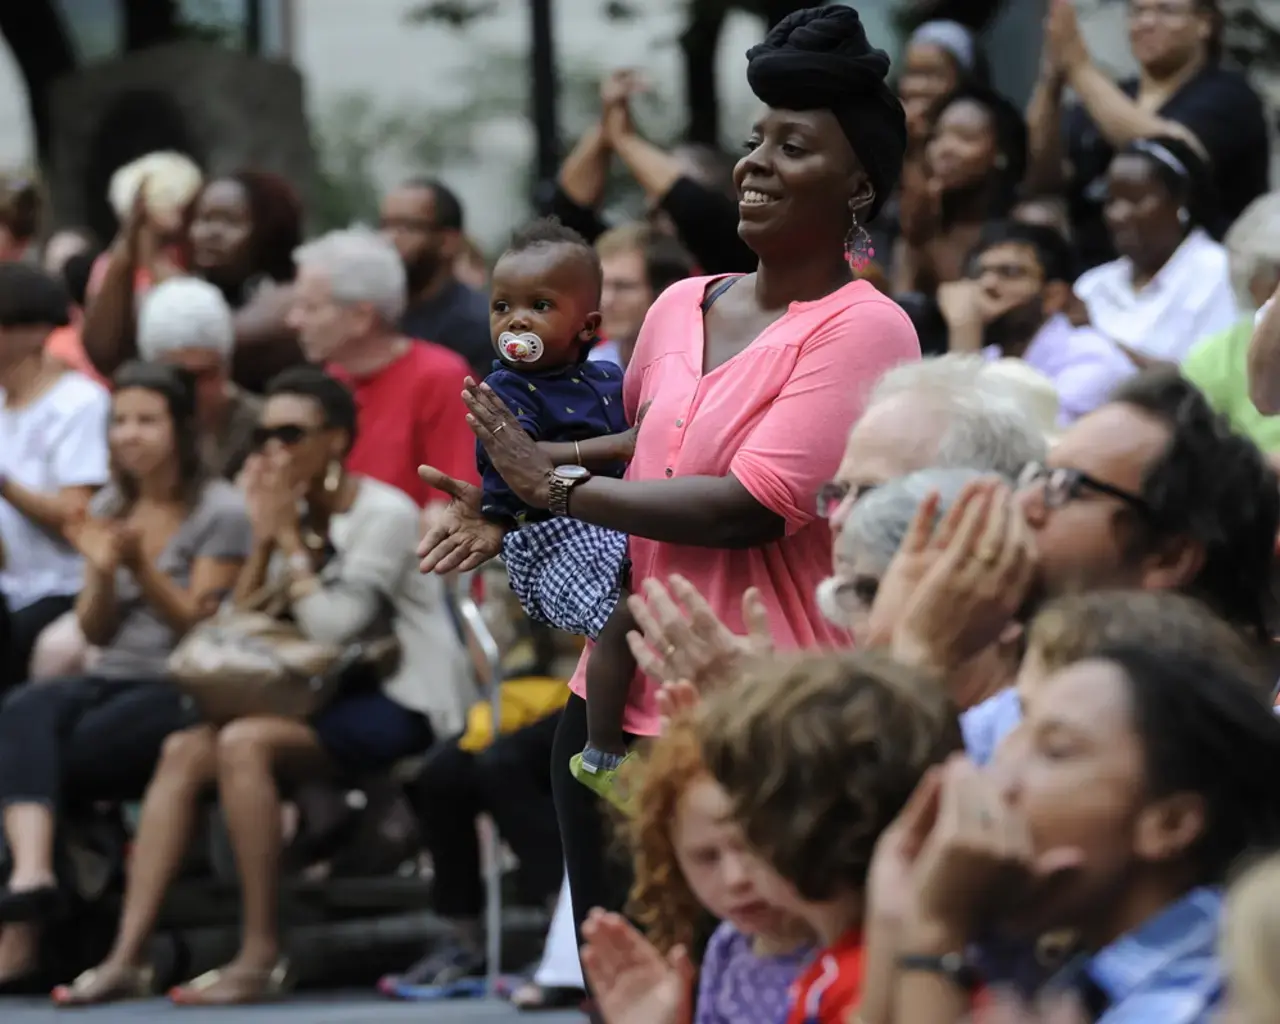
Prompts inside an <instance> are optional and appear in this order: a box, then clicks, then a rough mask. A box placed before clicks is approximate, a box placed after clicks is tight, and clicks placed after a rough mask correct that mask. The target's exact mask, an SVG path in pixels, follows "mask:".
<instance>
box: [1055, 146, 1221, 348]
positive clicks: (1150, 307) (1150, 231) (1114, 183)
mask: <svg viewBox="0 0 1280 1024" xmlns="http://www.w3.org/2000/svg"><path fill="white" fill-rule="evenodd" d="M1212 188H1213V186H1212V179H1211V172H1210V169H1209V167H1208V165H1206V164H1205V162H1204V160H1203V159H1201V157H1200V156H1199V155H1198V154H1197V153H1196V151H1195V150H1194V149H1193V148H1192V147H1191V146H1190V145H1188V144H1187V143H1186V142H1184V141H1182V140H1181V139H1176V138H1156V139H1139V140H1138V141H1137V142H1133V143H1131V144H1130V145H1128V146H1127V147H1125V148H1124V149H1122V150H1121V151H1120V152H1119V153H1118V154H1116V157H1115V159H1113V160H1112V161H1111V169H1110V170H1109V171H1108V172H1107V201H1106V205H1105V206H1104V207H1103V210H1104V213H1105V215H1106V224H1107V231H1108V233H1109V234H1110V236H1111V241H1112V242H1113V243H1114V245H1115V247H1116V249H1117V251H1118V252H1119V253H1120V258H1119V259H1116V260H1112V261H1111V262H1110V263H1104V264H1102V266H1100V267H1094V268H1093V269H1092V270H1090V271H1088V272H1087V273H1085V274H1082V275H1081V276H1080V278H1079V279H1078V280H1077V281H1076V283H1075V292H1076V295H1078V296H1079V297H1080V299H1081V301H1083V302H1084V305H1085V309H1086V310H1087V311H1088V313H1089V324H1090V326H1092V327H1093V329H1094V330H1096V331H1097V332H1098V333H1100V334H1103V335H1105V336H1106V337H1108V338H1110V339H1111V340H1112V341H1114V342H1115V343H1116V344H1117V345H1119V346H1120V348H1121V349H1123V350H1124V351H1125V352H1126V353H1128V354H1129V357H1130V358H1131V359H1133V360H1134V362H1135V363H1137V364H1138V365H1139V366H1143V365H1146V364H1147V363H1149V362H1151V361H1164V362H1171V363H1180V362H1182V360H1183V358H1184V357H1185V356H1186V355H1187V353H1188V351H1190V349H1191V347H1192V346H1193V345H1194V344H1195V343H1196V342H1197V341H1199V340H1200V339H1202V338H1205V337H1208V336H1209V335H1211V334H1214V333H1216V332H1218V331H1225V330H1226V329H1227V328H1228V327H1230V326H1231V325H1232V324H1233V323H1235V322H1236V320H1237V318H1238V317H1239V316H1240V311H1239V309H1238V307H1237V306H1236V297H1235V293H1234V291H1233V290H1232V287H1231V274H1230V269H1229V264H1228V260H1227V251H1226V249H1224V248H1223V247H1222V246H1221V245H1220V244H1218V243H1217V242H1215V241H1214V240H1213V238H1212V237H1211V236H1210V235H1209V233H1208V231H1207V230H1206V225H1207V224H1209V223H1210V222H1211V220H1212V218H1213V217H1214V213H1215V210H1216V209H1217V203H1216V200H1215V197H1214V195H1213V191H1212Z"/></svg>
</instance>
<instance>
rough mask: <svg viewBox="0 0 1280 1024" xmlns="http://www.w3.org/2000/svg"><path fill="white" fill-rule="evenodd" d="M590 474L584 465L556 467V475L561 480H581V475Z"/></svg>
mask: <svg viewBox="0 0 1280 1024" xmlns="http://www.w3.org/2000/svg"><path fill="white" fill-rule="evenodd" d="M590 475H591V473H590V472H589V471H588V470H587V468H586V467H585V466H557V467H556V476H558V477H560V478H561V479H562V480H581V479H582V478H583V477H585V476H590Z"/></svg>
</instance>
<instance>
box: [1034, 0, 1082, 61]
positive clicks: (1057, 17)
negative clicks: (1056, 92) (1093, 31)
mask: <svg viewBox="0 0 1280 1024" xmlns="http://www.w3.org/2000/svg"><path fill="white" fill-rule="evenodd" d="M1043 61H1044V63H1045V64H1046V65H1047V66H1049V67H1052V68H1054V69H1055V70H1056V71H1057V72H1058V73H1059V74H1062V75H1067V74H1070V72H1071V71H1072V70H1073V69H1075V68H1077V67H1079V66H1080V65H1081V64H1086V63H1088V61H1089V48H1088V47H1087V46H1086V45H1085V41H1084V35H1083V34H1082V33H1081V31H1080V18H1079V16H1078V15H1077V14H1076V7H1075V3H1074V2H1073V0H1050V5H1049V16H1048V17H1047V18H1046V19H1045V27H1044V57H1043Z"/></svg>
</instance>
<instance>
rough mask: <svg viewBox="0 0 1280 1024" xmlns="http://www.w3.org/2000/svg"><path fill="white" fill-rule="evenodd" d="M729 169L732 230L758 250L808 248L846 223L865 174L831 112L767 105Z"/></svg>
mask: <svg viewBox="0 0 1280 1024" xmlns="http://www.w3.org/2000/svg"><path fill="white" fill-rule="evenodd" d="M745 148H746V150H747V153H746V155H745V156H743V157H742V159H741V160H739V161H738V164H737V166H736V167H735V168H734V170H733V181H734V185H735V186H736V187H737V190H738V217H739V220H738V234H739V235H741V236H742V240H743V241H744V242H746V243H747V244H748V245H749V246H751V247H752V249H753V250H755V251H756V252H757V253H758V252H760V249H761V248H762V247H763V248H766V249H771V248H778V249H780V250H789V249H797V250H799V249H806V248H811V247H812V246H813V245H814V244H815V240H820V239H824V238H828V237H832V236H834V235H838V236H839V237H841V238H842V237H843V236H844V234H845V232H847V231H848V229H849V225H850V210H849V203H850V200H851V199H852V198H853V197H854V196H855V195H858V194H859V192H860V191H861V190H862V189H863V188H864V185H865V182H866V175H865V173H864V172H863V171H862V170H861V168H860V167H859V165H858V161H857V158H856V157H855V155H854V153H853V149H852V148H851V147H850V145H849V140H848V139H847V138H845V135H844V132H843V131H842V130H841V128H840V123H839V122H838V121H837V120H836V117H835V115H834V114H832V113H831V112H830V111H829V110H803V111H801V110H775V109H772V108H766V110H765V112H764V113H763V114H762V115H761V116H760V118H759V119H758V120H757V121H756V123H755V125H754V126H753V127H752V130H751V135H750V137H749V138H748V139H747V141H746V143H745Z"/></svg>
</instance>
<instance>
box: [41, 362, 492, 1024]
mask: <svg viewBox="0 0 1280 1024" xmlns="http://www.w3.org/2000/svg"><path fill="white" fill-rule="evenodd" d="M355 423H356V406H355V400H354V399H353V398H352V395H351V392H350V391H348V390H347V388H346V387H345V386H344V385H343V384H341V383H340V382H339V381H337V380H335V379H334V378H333V377H330V376H329V375H328V374H326V373H325V372H324V371H323V370H320V369H318V368H315V367H310V366H307V367H298V368H296V369H293V370H286V371H285V372H284V373H282V374H280V375H279V376H278V377H276V378H275V379H274V380H273V381H272V382H271V383H270V385H269V386H268V388H267V399H266V403H265V404H264V406H263V410H262V421H261V424H260V425H259V427H258V431H257V434H256V437H255V447H256V449H257V450H256V452H255V454H254V455H253V456H251V457H250V459H249V463H248V465H247V466H246V473H245V476H246V479H245V488H246V498H247V502H248V507H249V518H250V522H251V523H252V527H253V544H252V550H251V552H250V555H249V559H248V561H247V562H246V564H245V566H244V569H243V571H242V572H241V574H240V578H239V580H238V581H237V583H236V588H235V599H236V600H237V601H244V600H246V599H247V598H249V597H250V596H251V595H253V594H254V593H255V592H256V591H258V590H259V589H260V588H261V587H262V586H263V584H264V583H266V582H268V581H270V580H274V579H278V578H279V574H281V573H287V574H288V575H289V577H290V578H291V581H292V582H291V584H290V591H289V594H290V598H291V608H290V611H291V613H292V615H293V618H294V620H295V621H296V622H297V624H298V626H299V627H300V628H301V630H302V631H303V632H304V633H305V634H306V635H307V636H310V637H314V638H324V639H327V640H331V641H334V642H337V643H343V642H346V641H348V640H354V639H356V638H358V637H360V636H362V635H364V634H365V633H366V632H367V630H368V629H369V627H370V626H372V625H373V624H374V623H375V622H376V621H377V619H378V617H379V615H380V614H383V613H384V611H385V610H386V609H388V608H389V609H390V611H391V616H392V625H393V628H394V629H395V633H396V636H397V637H398V638H399V640H400V645H401V650H402V656H401V663H400V666H399V669H398V670H397V672H396V673H395V674H394V675H393V676H392V677H391V678H389V679H387V680H385V681H384V682H382V684H381V685H380V686H379V687H376V688H363V689H358V690H354V691H349V692H345V693H343V694H341V695H339V696H338V697H337V699H336V700H334V701H333V703H331V704H329V706H328V707H326V708H325V709H324V710H323V711H321V712H320V713H319V714H318V715H317V716H316V717H315V718H314V719H313V720H312V721H309V722H307V721H296V720H292V719H287V718H277V717H268V716H255V717H250V718H242V719H239V720H237V721H235V722H232V723H231V724H229V725H227V726H224V727H223V728H222V729H221V730H218V729H215V728H214V727H212V726H209V725H196V726H194V727H193V728H190V729H187V730H185V731H183V732H180V733H177V734H176V735H173V736H171V737H169V739H168V741H167V742H166V743H165V745H164V752H163V754H162V756H161V759H160V766H159V768H158V769H157V770H156V773H155V776H154V778H153V779H152V780H151V785H150V786H149V787H148V788H147V793H146V798H145V801H144V803H143V807H142V817H141V820H140V822H139V825H138V833H137V837H136V840H135V844H134V853H133V861H132V864H131V865H130V871H129V885H128V889H127V891H126V893H125V905H124V911H123V916H122V919H121V922H120V931H119V934H118V935H117V937H116V942H115V946H114V947H113V949H112V951H111V953H110V954H109V955H108V957H107V959H106V961H105V962H104V963H103V964H102V965H101V966H99V967H98V968H96V969H95V970H92V971H88V972H86V973H85V974H83V975H81V976H80V977H79V978H77V979H76V981H75V983H74V984H72V985H71V986H70V987H65V988H60V989H57V990H55V992H54V994H53V996H54V1000H55V1001H56V1002H58V1003H60V1004H63V1005H68V1004H84V1003H95V1002H105V1001H108V1000H111V999H118V998H121V997H128V996H131V995H137V994H140V993H141V992H144V991H145V990H146V989H147V988H149V977H148V976H149V973H150V972H149V971H148V970H147V969H146V967H145V966H144V965H143V964H142V963H141V958H142V951H143V945H144V943H145V942H146V940H147V938H148V936H149V935H150V933H151V930H152V928H153V927H154V925H155V920H156V915H157V913H158V911H159V909H160V904H161V901H162V900H163V898H164V894H165V890H166V889H167V888H168V886H169V883H170V882H171V881H172V879H173V877H174V875H175V874H176V873H177V871H178V869H179V867H180V865H181V862H182V857H183V854H184V852H185V849H186V846H187V843H188V841H189V838H190V834H191V830H192V823H193V820H194V817H195V813H196V809H197V807H198V805H199V800H200V797H201V796H202V795H203V794H204V793H205V792H206V791H207V790H209V789H210V788H211V787H213V786H214V785H215V784H216V785H217V790H218V795H219V799H220V801H221V804H222V810H223V813H224V814H225V816H226V821H227V828H228V831H229V832H230V835H231V842H232V846H233V849H234V852H235V856H236V862H237V865H238V867H239V872H240V883H241V890H242V893H243V900H244V909H243V918H242V920H243V938H242V944H241V949H240V953H239V955H238V956H237V957H236V958H235V960H234V961H232V963H231V964H229V965H228V966H226V967H223V968H221V969H220V970H216V971H211V972H209V973H208V974H205V975H202V976H201V977H199V978H197V979H196V980H195V981H193V982H191V983H189V984H187V985H185V986H182V987H180V988H177V989H175V990H174V991H173V992H172V993H171V997H172V998H173V999H174V1001H175V1002H178V1003H184V1004H199V1005H226V1004H236V1003H247V1002H253V1001H256V1000H260V999H263V998H267V997H269V996H271V995H273V994H277V993H279V991H280V990H281V988H282V987H283V984H284V982H285V980H286V975H287V971H286V969H285V965H284V963H283V961H282V960H281V959H280V942H279V935H278V928H277V922H276V895H277V882H278V875H279V860H280V848H281V844H282V835H281V815H280V796H279V790H278V788H277V785H276V778H277V776H283V777H285V778H287V779H288V780H289V781H290V782H304V781H313V780H322V779H324V778H326V777H329V776H336V775H340V774H343V773H345V774H348V775H350V774H360V773H365V774H369V773H374V772H378V771H381V770H382V769H384V768H387V767H389V766H390V765H391V764H392V763H393V762H395V761H397V760H400V759H402V758H405V757H408V756H410V755H413V754H417V753H420V752H422V751H424V750H426V749H427V748H428V747H429V746H431V744H432V742H433V740H434V738H435V737H437V736H447V735H451V734H453V733H457V732H459V731H460V730H461V729H462V725H463V716H464V714H465V712H466V708H467V707H468V705H469V704H470V702H471V700H472V699H473V697H474V694H473V693H472V692H471V684H470V677H469V675H468V673H467V667H466V662H465V656H464V654H463V650H462V645H461V642H460V641H459V639H458V637H457V634H456V633H455V632H454V629H453V625H452V623H451V621H450V618H449V613H448V610H447V607H446V605H445V601H444V593H443V587H442V584H441V582H440V581H439V580H438V579H435V578H433V577H428V576H422V575H420V574H419V573H418V571H417V566H416V564H415V563H416V559H415V558H414V555H413V548H414V542H415V539H416V536H417V532H416V531H417V528H418V509H417V506H415V505H414V503H413V501H412V500H411V499H410V498H409V497H408V496H407V495H405V494H404V493H402V492H401V491H399V490H397V489H396V488H394V487H390V486H388V485H386V484H382V483H379V482H378V481H376V480H369V479H366V478H363V477H357V476H355V475H353V474H350V473H348V472H346V470H345V469H344V467H343V459H344V458H345V456H346V454H347V452H348V451H350V449H351V443H352V441H353V440H354V439H355ZM298 494H301V495H302V496H303V499H302V503H301V504H302V506H304V507H303V509H302V510H301V511H300V509H299V502H298V500H297V498H296V495H298Z"/></svg>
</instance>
